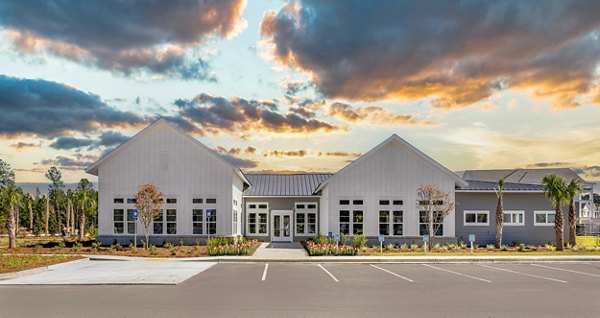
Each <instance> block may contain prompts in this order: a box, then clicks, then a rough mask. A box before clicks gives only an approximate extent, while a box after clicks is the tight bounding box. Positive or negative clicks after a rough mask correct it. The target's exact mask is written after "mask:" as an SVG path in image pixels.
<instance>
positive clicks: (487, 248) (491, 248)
mask: <svg viewBox="0 0 600 318" xmlns="http://www.w3.org/2000/svg"><path fill="white" fill-rule="evenodd" d="M494 248H495V247H494V245H493V244H488V245H486V246H485V249H486V250H488V251H493V250H494Z"/></svg>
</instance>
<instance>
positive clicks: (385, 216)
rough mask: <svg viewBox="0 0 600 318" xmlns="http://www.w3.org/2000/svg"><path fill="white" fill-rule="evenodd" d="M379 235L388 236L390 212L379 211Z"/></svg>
mask: <svg viewBox="0 0 600 318" xmlns="http://www.w3.org/2000/svg"><path fill="white" fill-rule="evenodd" d="M379 203H380V204H381V202H379ZM388 203H389V202H388ZM379 235H390V211H379Z"/></svg>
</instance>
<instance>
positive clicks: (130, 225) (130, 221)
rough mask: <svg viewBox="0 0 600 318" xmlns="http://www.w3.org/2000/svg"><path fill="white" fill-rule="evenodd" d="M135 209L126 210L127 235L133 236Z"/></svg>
mask: <svg viewBox="0 0 600 318" xmlns="http://www.w3.org/2000/svg"><path fill="white" fill-rule="evenodd" d="M135 211H136V210H135V209H127V234H135V219H134V217H133V214H135Z"/></svg>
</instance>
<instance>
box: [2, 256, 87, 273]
mask: <svg viewBox="0 0 600 318" xmlns="http://www.w3.org/2000/svg"><path fill="white" fill-rule="evenodd" d="M80 258H81V257H80V256H67V255H48V256H46V255H34V254H30V255H7V254H0V273H12V272H18V271H23V270H27V269H33V268H38V267H45V266H49V265H54V264H59V263H64V262H68V261H73V260H76V259H80Z"/></svg>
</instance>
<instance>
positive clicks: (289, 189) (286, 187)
mask: <svg viewBox="0 0 600 318" xmlns="http://www.w3.org/2000/svg"><path fill="white" fill-rule="evenodd" d="M332 175H333V174H332V173H303V174H252V173H247V174H245V176H246V178H247V179H248V181H250V183H251V184H252V186H251V187H250V188H249V189H247V190H246V191H245V192H244V195H245V196H312V195H313V193H314V191H315V190H316V189H317V187H318V186H319V184H321V182H323V181H325V180H327V179H328V178H329V177H331V176H332Z"/></svg>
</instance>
